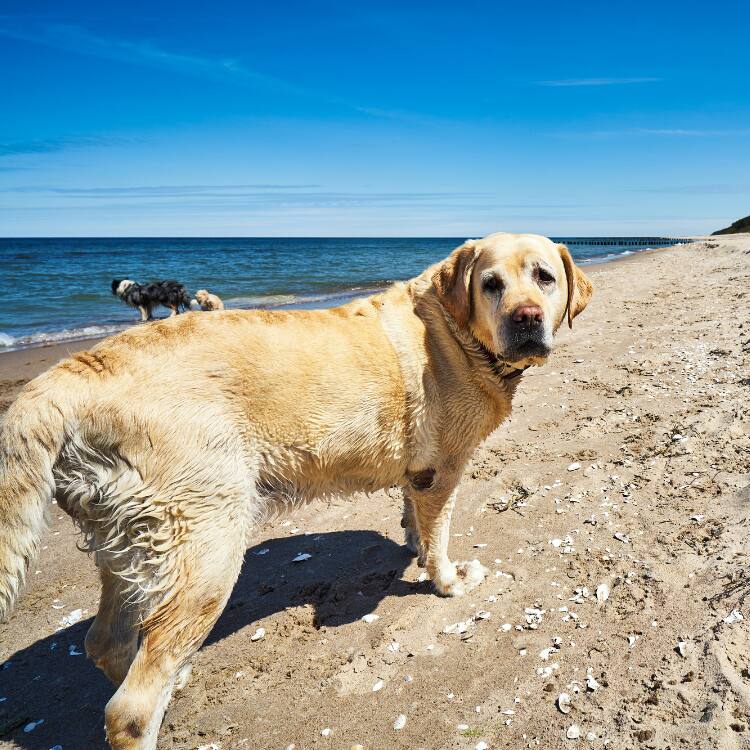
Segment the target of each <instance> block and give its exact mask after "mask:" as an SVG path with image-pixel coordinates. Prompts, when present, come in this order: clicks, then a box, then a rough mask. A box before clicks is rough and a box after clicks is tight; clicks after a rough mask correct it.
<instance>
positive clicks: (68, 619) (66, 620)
mask: <svg viewBox="0 0 750 750" xmlns="http://www.w3.org/2000/svg"><path fill="white" fill-rule="evenodd" d="M82 617H83V610H82V609H74V610H73V611H72V612H71V613H70V614H67V615H65V617H63V618H62V620H60V627H63V628H67V627H70V626H71V625H75V624H76V623H77V622H78V621H79V620H80V619H81V618H82Z"/></svg>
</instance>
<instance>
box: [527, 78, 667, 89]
mask: <svg viewBox="0 0 750 750" xmlns="http://www.w3.org/2000/svg"><path fill="white" fill-rule="evenodd" d="M661 80H662V79H661V78H653V77H650V76H649V77H645V76H643V77H631V78H561V79H559V80H554V81H537V85H538V86H553V87H573V86H623V85H626V84H631V83H657V82H659V81H661Z"/></svg>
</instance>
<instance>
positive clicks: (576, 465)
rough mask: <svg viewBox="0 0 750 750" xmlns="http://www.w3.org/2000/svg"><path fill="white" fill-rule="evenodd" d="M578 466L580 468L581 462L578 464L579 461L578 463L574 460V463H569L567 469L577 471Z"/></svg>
mask: <svg viewBox="0 0 750 750" xmlns="http://www.w3.org/2000/svg"><path fill="white" fill-rule="evenodd" d="M580 468H581V464H579V463H578V462H577V461H576V462H574V463H572V464H570V465H569V466H568V471H578V469H580Z"/></svg>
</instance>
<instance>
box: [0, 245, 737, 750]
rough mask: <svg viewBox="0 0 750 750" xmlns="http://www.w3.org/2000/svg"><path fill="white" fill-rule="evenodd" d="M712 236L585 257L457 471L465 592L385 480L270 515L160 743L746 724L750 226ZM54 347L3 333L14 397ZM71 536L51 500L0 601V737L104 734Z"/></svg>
mask: <svg viewBox="0 0 750 750" xmlns="http://www.w3.org/2000/svg"><path fill="white" fill-rule="evenodd" d="M711 244H712V245H713V244H714V241H712V242H711ZM715 244H717V247H707V246H706V244H705V243H704V242H697V243H695V244H693V245H690V246H687V247H681V248H675V249H670V250H665V251H660V252H655V253H650V254H641V255H637V256H634V257H633V258H630V259H628V260H627V261H624V262H619V263H613V264H609V265H606V266H602V267H599V268H596V269H595V270H593V271H592V273H591V275H592V277H593V279H594V281H595V284H596V294H595V296H594V299H593V302H592V304H591V305H590V306H589V308H588V309H587V310H586V312H585V313H584V314H583V315H582V316H581V317H580V318H578V319H577V320H576V325H575V330H574V331H573V332H572V333H568V332H565V333H563V334H562V336H561V340H560V344H559V347H558V349H557V351H556V353H555V354H554V355H553V357H552V358H551V360H550V362H549V364H548V365H547V366H546V367H545V368H543V369H540V370H537V371H533V372H530V373H529V374H528V375H526V376H525V377H524V381H523V383H522V384H521V386H520V387H519V389H518V394H517V399H516V404H515V409H514V413H513V418H512V420H511V421H510V422H509V423H507V424H505V425H503V426H502V427H501V428H500V429H499V430H498V431H497V432H496V433H495V434H494V435H493V436H492V437H491V439H490V440H488V441H487V443H486V444H485V445H484V446H482V447H481V448H480V449H479V450H478V451H477V453H476V455H475V456H474V459H473V461H472V462H471V465H470V466H469V467H468V469H467V472H466V476H465V479H464V481H463V482H462V484H461V488H460V492H459V502H458V506H457V511H456V514H455V520H454V523H453V528H452V531H453V538H452V540H451V548H452V555H453V556H454V557H455V558H458V559H461V558H472V557H475V556H476V557H478V558H480V559H481V560H482V561H483V562H484V563H485V564H486V565H488V566H489V567H490V568H491V570H492V575H491V577H490V579H489V580H487V581H486V583H485V584H484V585H482V586H481V587H480V588H479V589H478V590H476V591H475V592H472V593H471V594H470V595H468V596H466V597H465V598H462V599H441V598H439V597H437V596H435V595H433V594H432V593H431V592H430V586H429V584H428V583H424V582H419V580H418V578H419V576H420V572H421V571H420V569H419V568H417V566H416V564H415V563H414V562H413V561H412V560H411V559H410V558H409V557H408V556H407V555H406V554H405V552H404V549H403V547H402V546H401V543H402V532H401V529H400V527H399V520H400V511H401V506H400V500H399V497H398V493H397V492H395V491H392V492H389V493H384V492H382V493H377V494H376V495H373V496H370V497H364V496H358V497H356V498H354V499H353V500H350V501H340V502H336V503H334V504H332V505H325V504H322V503H320V504H314V505H311V506H308V507H306V508H304V509H302V510H300V511H299V512H297V513H295V514H294V515H293V516H291V517H290V518H289V519H287V520H285V521H284V520H281V519H280V520H278V521H275V522H273V523H270V524H268V525H266V526H264V527H263V528H259V529H258V531H257V533H256V534H255V538H254V546H253V547H252V548H251V549H250V550H249V551H248V554H247V558H246V564H245V566H244V569H243V572H242V575H241V577H240V581H239V583H238V584H237V587H236V589H235V593H234V595H233V597H232V600H231V602H230V604H229V606H228V608H227V610H226V612H225V613H224V615H223V616H222V618H221V620H220V622H219V624H218V625H217V626H216V628H215V630H214V632H213V633H212V635H211V636H210V637H209V640H208V642H207V644H206V645H205V646H204V648H203V649H202V650H201V651H200V652H199V653H198V655H197V656H196V659H195V668H194V671H193V676H192V679H191V680H190V682H189V684H188V685H187V687H186V688H185V689H184V690H183V691H182V692H181V693H180V694H178V695H177V696H176V698H175V700H174V701H173V703H172V705H171V707H170V708H169V710H168V712H167V715H166V719H165V721H164V725H163V727H162V733H161V738H160V740H159V748H160V750H167V748H170V749H175V750H182V749H183V748H190V749H191V750H194V749H195V748H198V747H207V748H214V747H216V748H221V749H222V750H228V749H229V748H260V749H265V748H274V749H275V748H278V749H279V750H284V748H287V747H289V746H291V744H292V743H294V747H295V748H297V750H299V749H301V748H336V749H337V750H339V749H340V748H344V749H345V750H348V748H350V747H351V746H352V745H355V744H357V743H359V744H361V745H362V746H363V747H364V748H368V749H369V748H410V749H416V748H430V749H433V748H440V749H445V750H448V749H451V748H475V747H479V748H482V747H488V748H490V749H492V748H512V749H515V748H519V749H520V748H529V747H530V748H536V747H539V748H602V747H610V748H617V749H618V750H620V749H623V748H661V749H663V750H666V749H667V748H670V749H671V750H676V749H677V748H692V749H696V750H702V749H704V748H750V664H748V654H750V602H747V601H746V597H748V595H749V594H750V567H749V563H750V558H748V556H747V545H746V538H747V535H748V531H749V530H750V529H749V528H748V527H749V521H748V506H749V504H750V488H749V482H750V477H749V476H748V472H749V470H750V436H749V433H750V418H749V417H748V411H747V406H748V395H750V367H748V360H749V359H750V291H749V290H750V236H748V235H743V236H731V237H722V238H719V239H717V240H716V241H715ZM61 353H62V351H61V349H60V348H59V347H58V348H48V349H42V350H35V351H27V352H21V353H18V354H16V355H13V356H12V357H11V356H7V357H6V358H0V378H2V391H3V395H2V398H5V399H6V401H5V404H6V405H7V403H8V400H9V399H10V398H11V397H12V395H13V394H14V393H15V392H16V391H17V390H18V388H19V387H20V386H21V384H22V381H24V380H26V379H27V378H29V377H31V376H32V375H33V374H34V373H35V372H37V371H39V370H41V369H43V368H44V367H47V366H49V365H50V364H51V363H52V361H53V360H54V359H55V358H56V357H58V356H60V354H61ZM42 358H44V361H42ZM571 464H580V468H578V469H577V470H571V469H572V467H571V466H570V465H571ZM75 543H76V536H75V534H74V532H73V529H72V526H71V524H70V522H69V520H68V519H67V518H66V517H63V515H62V513H59V512H56V513H53V523H52V527H51V529H50V531H49V533H48V535H47V536H46V538H45V540H44V550H43V552H42V555H41V558H40V560H39V561H38V563H37V564H36V565H35V566H34V568H33V570H32V571H31V583H30V586H29V587H28V589H27V591H26V593H25V596H24V597H23V598H22V599H21V601H20V603H19V606H18V608H17V610H16V612H15V614H14V615H13V617H12V618H11V620H10V622H8V623H6V624H3V625H2V626H0V658H1V659H3V660H5V659H7V660H8V661H7V662H6V663H5V664H4V665H3V666H4V668H3V669H2V670H0V699H2V702H1V703H0V712H1V714H2V716H1V717H0V747H3V748H11V747H12V748H24V749H26V750H49V748H51V747H53V746H55V745H58V744H59V745H60V746H61V747H62V748H63V750H79V749H80V748H102V747H104V740H103V732H102V709H103V707H104V704H105V702H106V701H107V699H108V697H109V696H110V695H111V693H112V688H111V686H110V685H109V684H108V683H107V682H106V680H105V679H104V677H103V676H102V675H101V674H100V673H99V672H98V671H97V670H96V669H95V668H94V666H93V665H92V664H91V663H90V662H89V661H88V660H87V659H86V657H85V656H83V655H81V654H80V652H81V651H82V650H83V637H84V634H85V632H86V629H87V627H88V626H89V624H90V622H91V617H92V616H93V614H94V612H95V610H96V602H97V596H98V587H97V579H96V574H95V570H94V566H93V564H92V562H91V561H90V560H89V559H88V558H87V557H86V556H84V555H83V554H81V553H80V552H78V551H77V550H76V549H75ZM299 552H308V553H310V554H311V555H312V557H311V558H310V559H308V560H307V561H306V562H301V563H295V564H292V562H291V560H292V558H294V557H295V555H297V553H299ZM602 585H604V586H606V587H607V588H608V590H609V598H608V599H606V601H602V602H598V601H597V597H596V591H597V587H599V586H602ZM599 590H600V592H601V591H603V589H599ZM77 609H80V610H82V613H81V614H82V619H81V621H80V622H78V623H77V624H74V625H72V626H70V627H66V628H63V629H59V624H60V621H61V619H62V618H63V616H66V615H69V614H70V613H71V611H73V610H77ZM733 610H738V611H739V612H740V613H742V614H743V615H744V616H745V617H746V619H744V620H739V619H737V618H736V616H735V617H734V618H733V617H728V616H729V615H730V613H732V612H733ZM369 613H374V614H376V615H377V616H378V618H377V619H376V620H374V621H372V622H365V621H363V620H362V619H361V618H362V617H363V615H366V614H369ZM480 613H482V614H480ZM484 613H486V614H484ZM727 618H728V620H729V621H726V620H727ZM732 620H735V621H732ZM456 623H460V625H458V626H457V627H454V628H450V627H448V630H453V631H459V632H449V633H446V632H444V630H445V629H446V627H447V626H452V625H455V624H456ZM506 623H507V625H506ZM258 626H262V627H263V628H265V636H264V637H263V638H262V639H260V640H257V641H251V636H252V635H253V633H255V631H256V628H257V627H258ZM460 631H464V632H460ZM679 644H682V645H681V646H680V645H679ZM589 677H590V678H592V679H589ZM587 682H588V684H587ZM381 683H382V688H381V689H379V690H377V691H376V690H375V687H376V686H379V685H381ZM594 688H595V689H594ZM560 693H567V694H568V695H569V696H570V712H569V713H567V714H563V713H561V712H560V710H558V707H557V705H556V700H557V698H558V696H559V694H560ZM564 704H565V700H564V699H563V705H564ZM400 714H403V715H405V716H406V724H405V726H404V727H403V729H400V730H395V729H394V722H395V721H396V718H397V717H398V716H399V715H400ZM40 720H44V723H42V724H38V725H36V726H35V727H33V728H32V730H31V731H29V732H25V731H24V726H27V725H28V724H29V723H30V722H37V721H40ZM461 725H465V728H463V729H462V728H461ZM573 725H575V726H576V727H577V728H578V731H579V733H580V738H579V739H568V738H567V737H566V734H567V733H571V734H575V730H573V729H572V726H573ZM27 728H28V726H27ZM327 728H328V729H330V730H331V731H330V733H327V734H328V736H324V735H323V734H322V730H325V729H327ZM481 743H486V744H481Z"/></svg>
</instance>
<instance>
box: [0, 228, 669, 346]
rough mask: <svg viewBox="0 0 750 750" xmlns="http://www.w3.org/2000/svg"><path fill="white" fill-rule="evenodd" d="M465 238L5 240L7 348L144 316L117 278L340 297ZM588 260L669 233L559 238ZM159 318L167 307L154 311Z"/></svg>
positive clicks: (282, 304)
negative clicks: (116, 285)
mask: <svg viewBox="0 0 750 750" xmlns="http://www.w3.org/2000/svg"><path fill="white" fill-rule="evenodd" d="M464 239H465V238H464V237H299V238H297V237H217V238H210V237H179V238H175V237H132V238H127V237H119V238H114V237H86V238H70V237H66V238H28V237H27V238H0V265H1V266H2V268H3V273H2V289H3V292H2V297H3V305H2V307H0V353H1V352H3V351H12V350H16V349H21V348H27V347H34V346H42V345H45V344H49V343H59V342H65V341H78V340H85V339H90V338H98V337H101V336H107V335H110V334H112V333H115V332H117V331H120V330H123V329H124V328H127V327H129V326H130V325H134V324H135V323H137V321H138V311H137V310H134V309H132V308H129V307H127V306H126V305H125V304H123V303H122V302H121V301H120V300H119V299H117V298H116V297H114V296H113V295H112V293H111V291H110V283H111V281H112V279H113V278H118V279H122V278H128V279H133V280H135V281H139V282H141V283H146V282H148V281H152V280H155V279H176V280H177V281H179V282H180V283H182V284H184V285H185V286H186V287H187V289H188V291H189V293H190V295H191V297H192V296H194V295H195V291H196V290H197V289H201V288H207V289H209V290H210V291H211V292H214V293H216V294H218V295H219V296H220V297H221V298H222V299H223V300H224V303H225V305H226V307H227V308H229V309H253V308H271V309H273V308H276V309H294V308H315V307H331V306H334V305H337V304H342V303H344V302H346V301H349V300H351V299H354V298H356V297H359V296H364V295H367V294H371V293H375V292H376V291H378V290H380V289H382V288H383V287H385V286H387V285H388V284H390V283H393V282H394V281H399V280H403V279H408V278H411V277H413V276H415V275H417V274H418V273H420V272H421V271H422V270H423V269H424V268H426V267H427V266H428V265H430V264H432V263H434V262H436V261H438V260H440V259H441V258H443V257H445V256H446V255H448V254H449V253H450V252H451V250H453V249H454V248H455V247H457V246H458V245H460V244H461V243H462V242H463V241H464ZM554 239H555V240H556V241H559V242H565V243H566V244H567V245H568V247H569V248H570V251H571V253H572V255H573V257H574V258H575V260H576V262H577V263H579V264H581V265H587V264H591V263H602V262H608V261H611V260H615V259H617V258H621V257H623V256H626V255H630V254H632V253H634V252H639V251H642V250H647V249H651V248H656V247H667V246H670V245H675V244H679V243H680V242H681V241H683V240H682V239H679V238H669V237H642V238H633V237H555V238H554ZM154 314H155V316H156V317H164V316H166V315H167V314H168V311H167V310H166V309H162V308H159V309H157V310H155V311H154Z"/></svg>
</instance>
